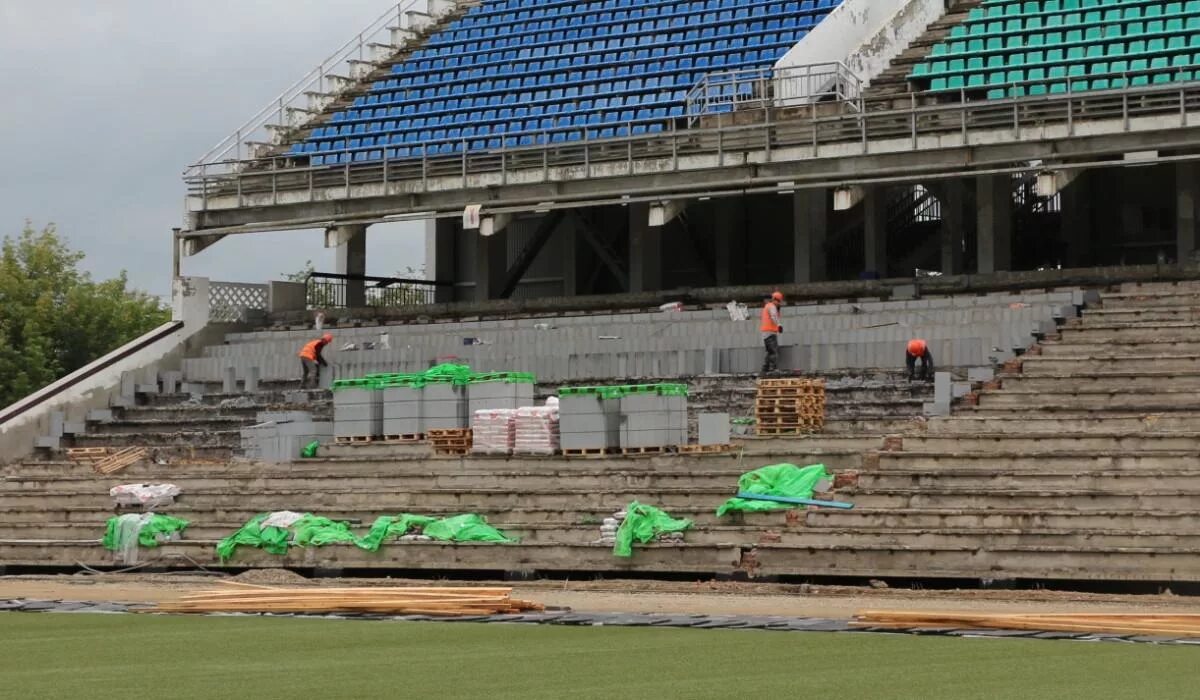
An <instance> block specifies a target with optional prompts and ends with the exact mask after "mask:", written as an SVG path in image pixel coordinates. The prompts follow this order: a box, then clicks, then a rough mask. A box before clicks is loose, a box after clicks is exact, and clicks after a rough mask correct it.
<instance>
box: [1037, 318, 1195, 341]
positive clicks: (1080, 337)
mask: <svg viewBox="0 0 1200 700" xmlns="http://www.w3.org/2000/svg"><path fill="white" fill-rule="evenodd" d="M1148 338H1155V339H1167V338H1169V339H1171V340H1172V341H1180V342H1193V341H1196V340H1200V323H1197V324H1196V325H1194V326H1191V325H1172V326H1167V327H1146V324H1141V323H1135V324H1131V325H1128V326H1110V325H1102V324H1100V323H1095V324H1093V325H1090V326H1088V325H1084V326H1074V327H1072V326H1067V327H1064V328H1063V329H1062V340H1061V341H1059V342H1061V343H1062V344H1064V345H1069V344H1073V343H1079V344H1095V343H1104V342H1109V341H1116V342H1121V343H1132V344H1138V343H1140V342H1144V341H1145V340H1147V339H1148Z"/></svg>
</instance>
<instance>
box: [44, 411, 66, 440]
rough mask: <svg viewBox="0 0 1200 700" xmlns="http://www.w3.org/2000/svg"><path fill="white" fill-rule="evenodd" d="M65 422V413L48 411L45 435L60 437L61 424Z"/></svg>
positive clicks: (61, 432)
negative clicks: (48, 419) (47, 424)
mask: <svg viewBox="0 0 1200 700" xmlns="http://www.w3.org/2000/svg"><path fill="white" fill-rule="evenodd" d="M66 422H67V415H66V414H65V413H63V412H62V411H51V412H50V425H49V426H48V429H47V435H49V436H50V437H54V438H58V437H62V434H63V425H64V424H65V423H66Z"/></svg>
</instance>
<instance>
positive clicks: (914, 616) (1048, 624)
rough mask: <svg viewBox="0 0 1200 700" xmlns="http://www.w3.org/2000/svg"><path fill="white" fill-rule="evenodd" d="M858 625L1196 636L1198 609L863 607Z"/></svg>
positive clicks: (1199, 626)
mask: <svg viewBox="0 0 1200 700" xmlns="http://www.w3.org/2000/svg"><path fill="white" fill-rule="evenodd" d="M853 624H854V625H856V626H859V627H884V628H888V629H913V628H946V629H959V630H962V629H1003V630H1033V631H1039V632H1080V633H1094V634H1126V635H1135V634H1136V635H1157V636H1174V637H1200V613H1003V614H990V613H959V612H949V613H941V612H899V611H891V610H866V611H863V612H860V613H858V614H857V615H855V616H854V622H853Z"/></svg>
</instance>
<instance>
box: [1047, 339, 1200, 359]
mask: <svg viewBox="0 0 1200 700" xmlns="http://www.w3.org/2000/svg"><path fill="white" fill-rule="evenodd" d="M1136 354H1147V355H1173V354H1179V355H1200V340H1181V341H1177V342H1153V343H1151V342H1145V343H1134V342H1120V343H1116V342H1109V343H1047V344H1045V345H1043V346H1042V355H1043V356H1044V357H1063V356H1066V357H1080V356H1084V357H1109V356H1113V355H1124V356H1128V355H1136Z"/></svg>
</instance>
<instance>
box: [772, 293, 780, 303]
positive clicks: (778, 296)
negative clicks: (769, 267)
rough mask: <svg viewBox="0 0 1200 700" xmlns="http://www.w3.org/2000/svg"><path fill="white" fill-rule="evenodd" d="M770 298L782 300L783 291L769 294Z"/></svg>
mask: <svg viewBox="0 0 1200 700" xmlns="http://www.w3.org/2000/svg"><path fill="white" fill-rule="evenodd" d="M771 298H772V299H774V300H775V301H783V292H775V293H774V294H772V295H771Z"/></svg>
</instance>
